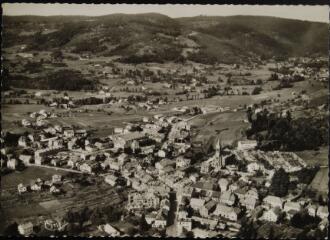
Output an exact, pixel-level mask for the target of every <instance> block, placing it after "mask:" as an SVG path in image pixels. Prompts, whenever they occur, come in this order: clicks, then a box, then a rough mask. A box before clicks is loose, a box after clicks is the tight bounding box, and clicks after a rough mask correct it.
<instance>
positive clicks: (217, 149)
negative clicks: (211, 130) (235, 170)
mask: <svg viewBox="0 0 330 240" xmlns="http://www.w3.org/2000/svg"><path fill="white" fill-rule="evenodd" d="M215 166H216V169H217V170H220V169H221V168H222V167H224V164H223V161H222V156H221V141H220V137H218V139H217V142H216V144H215Z"/></svg>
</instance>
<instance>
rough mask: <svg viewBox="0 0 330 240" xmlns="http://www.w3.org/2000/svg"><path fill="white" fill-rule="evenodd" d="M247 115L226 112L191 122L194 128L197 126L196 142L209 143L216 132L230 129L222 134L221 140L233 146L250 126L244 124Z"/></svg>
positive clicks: (207, 115) (212, 114)
mask: <svg viewBox="0 0 330 240" xmlns="http://www.w3.org/2000/svg"><path fill="white" fill-rule="evenodd" d="M245 115H246V114H245V112H224V113H211V114H206V115H201V116H200V117H196V118H195V119H193V120H192V121H191V124H192V125H193V126H197V131H198V134H197V136H196V137H195V141H207V140H208V139H209V138H210V137H211V136H215V135H216V134H217V133H216V130H220V129H223V128H228V130H227V131H224V132H222V133H221V139H222V142H223V143H225V144H232V143H233V142H235V141H236V140H239V139H240V138H241V132H242V131H243V130H244V129H245V128H247V127H248V126H249V124H248V123H245V122H243V120H244V119H245V118H246V117H245Z"/></svg>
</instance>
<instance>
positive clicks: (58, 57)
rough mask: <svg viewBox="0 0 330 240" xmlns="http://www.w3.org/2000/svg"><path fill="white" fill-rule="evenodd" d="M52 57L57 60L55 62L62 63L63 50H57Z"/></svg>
mask: <svg viewBox="0 0 330 240" xmlns="http://www.w3.org/2000/svg"><path fill="white" fill-rule="evenodd" d="M51 57H52V58H53V59H54V60H55V61H61V60H62V59H63V53H62V51H61V50H59V49H56V50H54V51H53V52H52V53H51Z"/></svg>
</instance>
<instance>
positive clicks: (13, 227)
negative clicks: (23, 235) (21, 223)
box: [3, 222, 19, 237]
mask: <svg viewBox="0 0 330 240" xmlns="http://www.w3.org/2000/svg"><path fill="white" fill-rule="evenodd" d="M17 227H18V224H17V223H16V222H14V223H11V224H9V225H8V226H6V228H5V230H4V231H3V235H4V236H7V237H8V236H19V233H18V228H17Z"/></svg>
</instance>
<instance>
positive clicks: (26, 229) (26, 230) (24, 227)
mask: <svg viewBox="0 0 330 240" xmlns="http://www.w3.org/2000/svg"><path fill="white" fill-rule="evenodd" d="M18 232H19V233H20V234H21V235H23V236H29V235H31V234H32V233H33V224H32V222H27V223H23V224H20V225H18Z"/></svg>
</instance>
